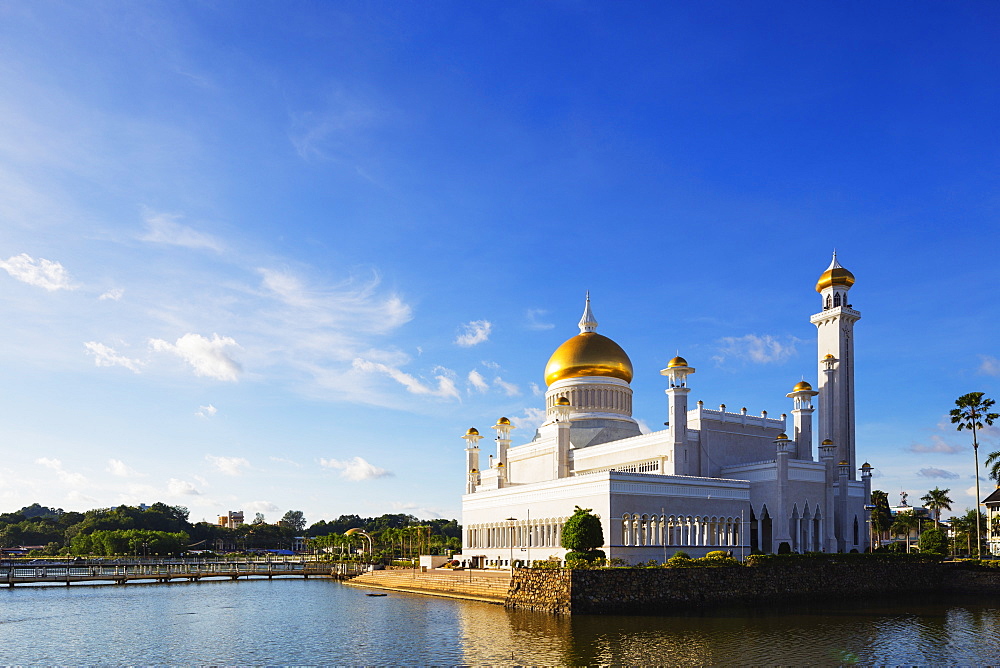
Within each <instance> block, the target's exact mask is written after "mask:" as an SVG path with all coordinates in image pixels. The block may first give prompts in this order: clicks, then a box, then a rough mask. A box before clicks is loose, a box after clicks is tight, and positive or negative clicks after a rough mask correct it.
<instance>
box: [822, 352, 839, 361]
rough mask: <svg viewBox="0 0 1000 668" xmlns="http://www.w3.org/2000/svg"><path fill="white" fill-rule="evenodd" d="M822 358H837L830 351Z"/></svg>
mask: <svg viewBox="0 0 1000 668" xmlns="http://www.w3.org/2000/svg"><path fill="white" fill-rule="evenodd" d="M823 359H825V360H835V359H837V358H836V357H834V356H833V355H831V354H830V353H827V354H826V355H824V356H823Z"/></svg>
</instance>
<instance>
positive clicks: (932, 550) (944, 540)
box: [918, 529, 948, 557]
mask: <svg viewBox="0 0 1000 668" xmlns="http://www.w3.org/2000/svg"><path fill="white" fill-rule="evenodd" d="M918 545H919V546H920V552H921V553H922V554H937V555H940V556H942V557H943V556H945V555H946V554H948V535H947V534H946V533H945V532H944V531H942V530H941V529H927V530H926V531H924V532H923V533H922V534H920V541H919V543H918Z"/></svg>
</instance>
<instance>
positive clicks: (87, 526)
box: [0, 503, 462, 559]
mask: <svg viewBox="0 0 1000 668" xmlns="http://www.w3.org/2000/svg"><path fill="white" fill-rule="evenodd" d="M349 529H361V530H362V531H363V532H365V533H366V534H367V535H368V536H370V537H371V538H372V541H373V543H374V547H375V550H374V555H371V554H370V553H371V552H372V550H367V549H365V550H363V551H364V552H365V553H366V555H368V556H375V557H378V558H383V559H393V558H409V557H412V556H414V555H416V554H420V553H424V554H427V553H439V554H444V553H446V551H447V550H458V549H461V535H462V529H461V526H460V525H459V524H458V522H457V521H456V520H446V519H433V520H419V519H417V518H416V517H415V516H413V515H404V514H387V515H382V516H380V517H360V516H358V515H341V516H340V517H339V518H337V519H335V520H332V521H329V522H328V521H325V520H320V521H319V522H315V523H314V524H312V525H311V526H307V522H306V519H305V517H304V515H303V513H302V511H299V510H289V511H288V512H286V513H285V514H284V515H283V516H282V517H281V519H280V520H278V521H277V522H275V523H273V524H271V523H268V522H267V520H266V518H265V517H264V515H263V514H261V513H257V514H256V516H255V517H254V519H253V520H252V521H251V522H249V523H246V524H242V525H240V526H238V527H235V528H229V527H226V526H220V525H218V524H213V523H211V522H194V523H192V522H190V521H189V511H188V509H187V508H185V507H183V506H171V505H168V504H165V503H154V504H152V505H151V506H142V507H138V506H128V505H121V506H116V507H113V508H96V509H93V510H88V511H86V512H82V513H81V512H75V511H66V510H63V509H62V508H48V507H46V506H42V505H39V504H38V503H33V504H31V505H30V506H25V507H24V508H21V509H20V510H18V511H15V512H11V513H2V514H0V547H2V548H6V549H11V548H19V547H22V546H34V547H37V548H39V549H36V550H35V551H34V552H35V553H36V554H40V555H53V556H54V555H67V556H87V555H99V556H135V557H138V556H150V557H152V556H167V555H179V554H183V553H186V552H192V551H198V552H202V551H205V552H214V553H230V552H254V551H260V550H282V549H286V550H287V549H292V548H293V547H296V546H299V547H302V548H304V549H306V550H309V551H315V552H318V551H325V552H330V551H337V552H339V553H340V554H343V555H344V556H348V555H355V556H357V555H358V553H359V550H362V548H364V547H366V546H367V543H366V542H365V539H364V538H363V537H362V536H358V535H354V536H345V535H344V534H345V533H346V532H347V531H348V530H349Z"/></svg>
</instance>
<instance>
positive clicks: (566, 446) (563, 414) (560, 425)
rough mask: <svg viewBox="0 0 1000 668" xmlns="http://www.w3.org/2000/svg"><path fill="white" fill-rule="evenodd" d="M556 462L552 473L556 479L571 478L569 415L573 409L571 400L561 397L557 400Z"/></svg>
mask: <svg viewBox="0 0 1000 668" xmlns="http://www.w3.org/2000/svg"><path fill="white" fill-rule="evenodd" d="M555 411H556V461H555V470H554V471H552V473H553V477H555V478H566V477H569V450H570V447H571V445H570V441H569V414H570V413H571V412H572V411H573V407H572V406H570V405H569V399H567V398H566V397H559V398H558V399H556V405H555Z"/></svg>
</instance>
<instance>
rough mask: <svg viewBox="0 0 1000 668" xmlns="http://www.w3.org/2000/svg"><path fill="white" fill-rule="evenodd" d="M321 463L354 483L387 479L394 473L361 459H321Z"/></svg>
mask: <svg viewBox="0 0 1000 668" xmlns="http://www.w3.org/2000/svg"><path fill="white" fill-rule="evenodd" d="M319 463H320V466H325V467H326V468H330V469H337V470H339V471H340V477H341V478H347V479H348V480H354V481H360V480H372V479H374V478H385V477H387V476H391V475H392V472H390V471H387V470H386V469H383V468H379V467H377V466H374V465H372V464H369V463H368V462H367V461H366V460H364V459H363V458H361V457H354V458H353V459H347V460H340V459H320V460H319Z"/></svg>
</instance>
